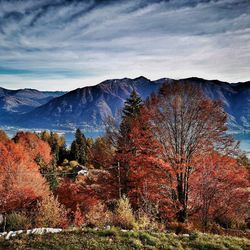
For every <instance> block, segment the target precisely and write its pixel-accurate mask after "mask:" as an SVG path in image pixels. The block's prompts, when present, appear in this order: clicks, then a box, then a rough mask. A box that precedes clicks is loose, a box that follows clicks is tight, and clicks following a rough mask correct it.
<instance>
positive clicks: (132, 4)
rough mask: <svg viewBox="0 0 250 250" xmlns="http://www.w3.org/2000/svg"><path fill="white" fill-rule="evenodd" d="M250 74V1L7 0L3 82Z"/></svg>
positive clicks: (2, 7) (1, 2)
mask: <svg viewBox="0 0 250 250" xmlns="http://www.w3.org/2000/svg"><path fill="white" fill-rule="evenodd" d="M141 75H143V76H145V77H147V78H149V79H152V80H156V79H159V78H163V77H167V78H174V79H180V78H186V77H192V76H196V77H201V78H205V79H219V80H222V81H228V82H239V81H249V80H250V0H217V1H216V0H213V1H209V0H168V1H160V0H127V1H125V0H120V1H119V0H113V1H111V0H107V1H104V0H102V1H101V0H82V1H74V0H73V1H69V0H53V1H52V0H36V1H34V0H26V1H25V0H24V1H21V0H0V86H1V87H5V88H9V89H17V88H36V89H40V90H72V89H75V88H78V87H84V86H90V85H95V84H97V83H99V82H101V81H103V80H106V79H114V78H124V77H130V78H135V77H138V76H141Z"/></svg>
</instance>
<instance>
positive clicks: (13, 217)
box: [6, 212, 31, 231]
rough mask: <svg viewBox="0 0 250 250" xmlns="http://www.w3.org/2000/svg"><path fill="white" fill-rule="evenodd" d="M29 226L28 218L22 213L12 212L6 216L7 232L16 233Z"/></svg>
mask: <svg viewBox="0 0 250 250" xmlns="http://www.w3.org/2000/svg"><path fill="white" fill-rule="evenodd" d="M30 226H31V223H30V221H29V219H28V217H27V216H26V215H25V214H23V213H17V212H13V213H11V214H8V215H7V218H6V229H7V230H8V231H10V230H12V231H16V230H21V229H27V228H29V227H30Z"/></svg>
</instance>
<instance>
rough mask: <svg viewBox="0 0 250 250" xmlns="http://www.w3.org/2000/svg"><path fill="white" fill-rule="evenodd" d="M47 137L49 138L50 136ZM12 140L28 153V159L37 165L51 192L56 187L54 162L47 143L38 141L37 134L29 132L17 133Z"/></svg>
mask: <svg viewBox="0 0 250 250" xmlns="http://www.w3.org/2000/svg"><path fill="white" fill-rule="evenodd" d="M44 136H45V135H44ZM48 136H49V138H50V134H48ZM13 140H14V141H15V142H16V143H18V144H20V145H22V146H23V147H24V148H25V149H26V150H27V152H29V155H30V157H31V158H32V159H33V160H34V161H35V162H36V163H37V164H38V165H39V167H40V172H41V173H42V175H43V176H45V177H46V179H47V181H48V183H49V184H50V188H51V190H54V189H55V187H56V186H57V185H58V179H57V174H56V162H55V159H54V157H52V156H54V155H52V154H51V147H50V145H49V144H48V142H45V141H44V140H42V139H40V138H39V136H38V135H37V134H35V133H30V132H18V133H17V134H16V136H15V137H14V138H13Z"/></svg>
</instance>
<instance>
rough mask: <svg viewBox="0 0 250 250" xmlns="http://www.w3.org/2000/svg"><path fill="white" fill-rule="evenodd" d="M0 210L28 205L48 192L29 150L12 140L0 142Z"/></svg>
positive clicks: (4, 210)
mask: <svg viewBox="0 0 250 250" xmlns="http://www.w3.org/2000/svg"><path fill="white" fill-rule="evenodd" d="M0 162H1V165H0V173H1V175H0V196H1V201H0V210H1V211H3V212H6V211H8V210H15V209H17V208H20V207H27V206H29V205H30V204H31V203H32V202H33V201H34V200H36V199H39V198H41V197H43V196H44V195H47V194H48V191H49V190H48V186H47V185H46V183H45V182H46V181H45V179H44V178H43V177H42V176H41V174H40V172H39V167H38V166H37V164H36V163H35V162H34V160H33V159H31V158H30V155H29V151H27V150H25V148H24V147H23V146H22V145H20V144H18V143H17V144H16V143H14V142H13V141H10V140H8V141H6V142H4V143H0Z"/></svg>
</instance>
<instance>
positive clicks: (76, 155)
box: [70, 128, 88, 165]
mask: <svg viewBox="0 0 250 250" xmlns="http://www.w3.org/2000/svg"><path fill="white" fill-rule="evenodd" d="M87 151H88V148H87V140H86V138H85V136H84V134H83V133H82V132H81V130H80V129H79V128H78V129H77V130H76V133H75V140H74V141H73V142H72V144H71V150H70V155H71V159H72V160H76V161H77V162H78V163H80V164H83V165H85V164H86V162H87Z"/></svg>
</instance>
